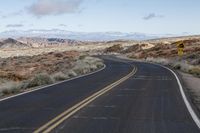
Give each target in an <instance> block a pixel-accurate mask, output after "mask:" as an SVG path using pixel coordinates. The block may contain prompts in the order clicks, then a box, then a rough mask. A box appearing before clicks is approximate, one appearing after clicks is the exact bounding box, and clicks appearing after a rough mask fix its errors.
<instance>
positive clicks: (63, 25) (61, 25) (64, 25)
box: [58, 24, 67, 27]
mask: <svg viewBox="0 0 200 133" xmlns="http://www.w3.org/2000/svg"><path fill="white" fill-rule="evenodd" d="M58 26H60V27H67V25H66V24H59V25H58Z"/></svg>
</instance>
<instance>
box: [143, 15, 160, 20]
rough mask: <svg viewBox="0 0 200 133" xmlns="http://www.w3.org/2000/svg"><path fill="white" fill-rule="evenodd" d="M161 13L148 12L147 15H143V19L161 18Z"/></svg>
mask: <svg viewBox="0 0 200 133" xmlns="http://www.w3.org/2000/svg"><path fill="white" fill-rule="evenodd" d="M163 17H164V16H163V15H157V14H155V13H150V14H148V15H146V16H145V17H143V19H144V20H150V19H154V18H163Z"/></svg>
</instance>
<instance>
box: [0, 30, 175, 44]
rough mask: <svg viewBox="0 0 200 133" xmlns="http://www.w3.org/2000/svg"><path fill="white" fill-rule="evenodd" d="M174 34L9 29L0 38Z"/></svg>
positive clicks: (104, 38) (134, 37) (138, 37)
mask: <svg viewBox="0 0 200 133" xmlns="http://www.w3.org/2000/svg"><path fill="white" fill-rule="evenodd" d="M173 36H175V35H171V34H164V35H154V34H144V33H122V32H93V33H87V32H72V31H66V30H59V29H53V30H27V31H20V30H11V31H5V32H1V33H0V38H15V39H16V38H20V37H39V38H61V39H71V40H79V41H110V40H148V39H155V38H162V37H173Z"/></svg>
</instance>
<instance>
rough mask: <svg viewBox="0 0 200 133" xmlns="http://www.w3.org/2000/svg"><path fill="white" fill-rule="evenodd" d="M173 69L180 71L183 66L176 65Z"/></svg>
mask: <svg viewBox="0 0 200 133" xmlns="http://www.w3.org/2000/svg"><path fill="white" fill-rule="evenodd" d="M173 68H174V69H178V70H180V69H181V65H180V64H175V65H174V66H173Z"/></svg>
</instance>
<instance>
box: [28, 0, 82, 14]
mask: <svg viewBox="0 0 200 133" xmlns="http://www.w3.org/2000/svg"><path fill="white" fill-rule="evenodd" d="M82 1H83V0H37V1H36V2H35V3H33V4H32V5H30V6H29V7H28V8H27V10H28V12H29V13H31V14H33V15H35V16H37V17H41V16H47V15H60V14H67V13H74V12H78V11H79V10H80V6H81V3H82Z"/></svg>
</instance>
